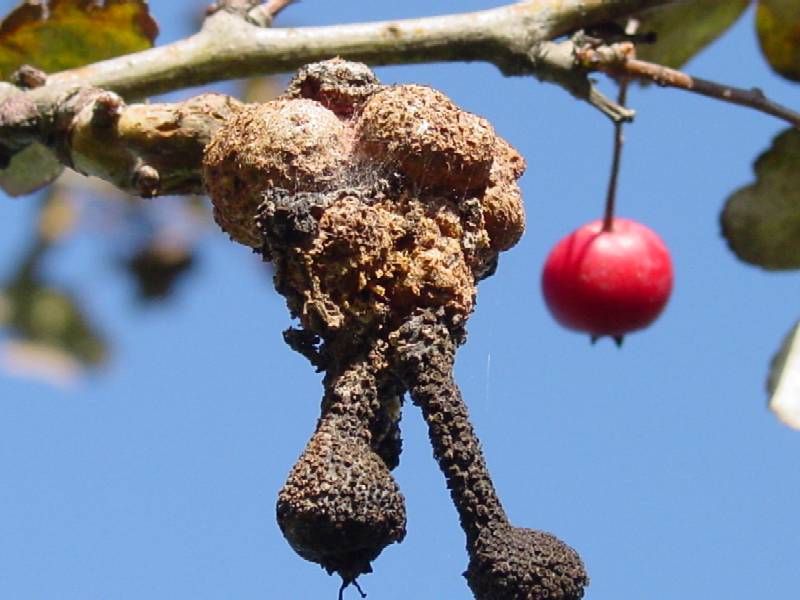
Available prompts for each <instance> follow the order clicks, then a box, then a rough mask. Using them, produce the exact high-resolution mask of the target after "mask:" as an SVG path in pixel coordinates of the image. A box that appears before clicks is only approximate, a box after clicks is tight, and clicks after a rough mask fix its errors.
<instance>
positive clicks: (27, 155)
mask: <svg viewBox="0 0 800 600" xmlns="http://www.w3.org/2000/svg"><path fill="white" fill-rule="evenodd" d="M63 170H64V167H63V165H62V164H61V163H60V162H59V161H58V159H57V158H56V157H55V155H54V154H53V153H52V152H51V151H50V150H48V149H47V148H45V147H44V146H42V145H41V144H38V143H37V144H31V145H30V146H28V147H27V148H25V149H24V150H22V151H21V152H18V153H17V154H15V155H14V157H13V158H12V159H11V163H10V164H9V165H8V167H7V168H5V169H0V187H2V188H3V191H5V193H6V194H8V195H9V196H24V195H25V194H32V193H33V192H35V191H36V190H39V189H41V188H43V187H44V186H46V185H47V184H48V183H50V182H51V181H53V180H54V179H55V178H56V177H58V176H59V175H60V174H61V171H63Z"/></svg>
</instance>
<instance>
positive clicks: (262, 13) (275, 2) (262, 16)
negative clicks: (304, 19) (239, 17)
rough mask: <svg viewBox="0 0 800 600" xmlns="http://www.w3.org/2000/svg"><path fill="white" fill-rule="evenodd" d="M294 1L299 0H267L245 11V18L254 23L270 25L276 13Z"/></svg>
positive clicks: (297, 0)
mask: <svg viewBox="0 0 800 600" xmlns="http://www.w3.org/2000/svg"><path fill="white" fill-rule="evenodd" d="M295 2H299V0H267V2H264V3H263V4H261V5H259V6H256V7H255V8H253V9H251V10H250V12H248V13H247V19H248V20H249V21H250V22H251V23H255V24H256V25H260V26H262V27H271V26H272V22H273V21H274V20H275V17H277V16H278V13H280V12H281V11H282V10H283V9H284V8H286V7H287V6H289V5H290V4H294V3H295Z"/></svg>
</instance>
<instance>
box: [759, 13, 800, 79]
mask: <svg viewBox="0 0 800 600" xmlns="http://www.w3.org/2000/svg"><path fill="white" fill-rule="evenodd" d="M756 31H757V32H758V40H759V42H761V51H762V52H763V53H764V56H765V57H766V59H767V62H769V64H770V66H771V67H772V68H773V69H774V70H775V71H776V72H777V73H779V74H781V75H783V76H784V77H786V78H787V79H791V80H793V81H800V2H798V1H797V0H760V1H759V3H758V11H757V12H756Z"/></svg>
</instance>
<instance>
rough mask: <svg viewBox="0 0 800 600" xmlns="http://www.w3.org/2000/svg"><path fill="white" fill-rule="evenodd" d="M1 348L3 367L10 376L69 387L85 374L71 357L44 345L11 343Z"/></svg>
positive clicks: (24, 342) (21, 341)
mask: <svg viewBox="0 0 800 600" xmlns="http://www.w3.org/2000/svg"><path fill="white" fill-rule="evenodd" d="M0 349H1V350H2V354H0V365H2V367H3V370H4V371H5V372H6V373H9V374H10V375H14V376H28V377H33V378H35V379H43V380H45V381H47V382H48V383H52V384H56V385H62V386H65V385H67V384H71V383H74V382H75V380H76V379H78V378H79V376H80V375H81V374H82V372H83V367H82V366H81V364H80V363H79V362H78V361H76V360H75V359H74V358H73V357H71V356H70V355H69V354H67V353H66V352H63V351H61V350H59V349H56V348H52V347H50V346H47V345H44V344H37V343H34V342H27V341H24V340H9V341H7V342H5V344H3V346H2V348H0Z"/></svg>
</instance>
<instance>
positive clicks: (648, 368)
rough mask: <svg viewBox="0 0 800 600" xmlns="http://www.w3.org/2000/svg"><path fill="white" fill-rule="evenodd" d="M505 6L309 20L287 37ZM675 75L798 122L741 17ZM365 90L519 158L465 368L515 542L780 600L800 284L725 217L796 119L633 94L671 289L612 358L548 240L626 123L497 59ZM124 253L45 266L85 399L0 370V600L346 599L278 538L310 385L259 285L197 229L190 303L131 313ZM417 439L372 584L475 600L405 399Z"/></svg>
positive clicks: (629, 598) (607, 573)
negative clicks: (589, 333) (562, 305)
mask: <svg viewBox="0 0 800 600" xmlns="http://www.w3.org/2000/svg"><path fill="white" fill-rule="evenodd" d="M12 4H13V3H11V2H8V1H6V2H3V3H2V6H3V7H4V8H5V9H7V8H8V7H9V6H10V5H12ZM151 4H152V10H153V13H154V14H155V16H156V18H157V19H158V20H159V22H160V24H161V27H162V35H161V37H160V38H159V42H160V43H164V42H167V41H170V40H172V39H175V38H177V37H180V36H181V35H184V33H185V32H186V31H188V29H189V28H190V27H191V26H192V24H191V18H190V16H191V15H192V11H191V10H190V7H191V6H192V5H190V4H188V3H178V2H175V3H172V2H158V1H154V2H152V3H151ZM495 4H497V3H492V2H485V1H478V0H469V1H466V0H462V1H459V2H456V1H455V0H446V1H445V0H441V1H437V2H430V1H428V2H422V1H421V0H406V1H405V2H403V3H397V4H396V5H395V4H393V5H392V6H389V4H388V3H364V2H352V1H343V2H336V3H333V2H322V1H319V0H303V2H301V3H299V4H297V5H295V6H292V7H291V8H290V9H288V10H287V11H286V13H285V15H284V16H283V17H281V22H283V23H291V24H293V25H301V24H335V23H338V22H349V21H357V20H372V19H379V18H390V17H410V16H422V15H426V14H442V13H448V12H455V11H465V10H473V9H481V8H488V7H490V6H492V5H495ZM193 6H196V7H199V6H200V4H199V3H195V4H194V5H193ZM687 70H688V71H689V72H691V73H695V74H697V75H700V76H703V77H706V78H711V79H717V80H720V81H725V82H730V83H736V84H739V85H742V86H745V87H749V86H758V87H761V88H763V89H764V90H765V91H766V92H768V93H769V94H770V95H772V96H773V97H775V98H776V99H778V100H779V101H782V102H784V103H786V104H789V105H793V106H794V107H795V108H797V107H799V106H800V96H799V95H798V93H797V92H798V88H797V86H796V85H795V86H793V85H791V84H789V83H787V82H784V81H782V80H780V79H779V78H777V77H776V76H773V75H772V74H771V72H770V71H769V69H768V67H767V66H766V64H765V63H764V62H763V60H762V58H761V56H760V53H759V52H758V50H757V45H756V40H755V35H754V31H753V15H752V13H748V14H747V15H745V17H744V18H743V19H742V20H741V21H740V22H739V24H738V25H737V26H736V27H735V28H734V29H733V30H732V31H731V32H729V34H728V35H727V36H726V37H725V38H723V39H721V40H719V41H718V42H717V43H716V44H715V45H713V46H712V47H711V48H709V49H708V50H707V51H705V52H703V53H702V54H701V55H700V56H698V57H697V58H696V59H695V60H693V62H692V63H691V64H690V65H689V66H688V67H687ZM377 73H378V75H379V77H380V78H381V79H382V80H383V81H384V82H387V83H392V82H419V83H426V84H430V85H433V86H435V87H437V88H439V89H441V90H442V91H444V92H445V93H446V94H448V95H449V96H451V97H452V98H453V99H454V100H455V101H456V102H457V103H458V104H460V105H461V106H463V107H464V108H466V109H468V110H470V111H473V112H476V113H478V114H481V115H483V116H485V117H487V118H488V119H489V120H490V121H491V122H492V123H493V125H494V126H495V128H496V129H497V131H498V132H499V133H500V134H501V135H503V136H504V137H506V139H508V140H509V141H510V142H511V143H512V144H513V145H514V146H516V147H517V148H518V149H519V150H520V152H521V153H522V154H523V155H524V156H525V157H526V159H527V161H528V171H527V173H526V175H525V177H524V179H523V180H522V186H523V191H524V193H525V202H526V209H527V213H528V229H527V232H526V235H525V237H524V238H523V240H522V241H521V242H520V244H519V245H518V246H516V247H515V248H514V249H513V250H511V251H510V252H508V253H506V254H505V255H503V256H502V257H501V262H500V268H499V270H498V272H497V274H496V275H495V276H494V277H492V278H490V279H489V280H486V281H484V282H482V283H481V284H480V288H479V295H478V307H477V310H476V312H475V314H474V315H473V317H472V318H471V321H470V326H469V334H470V335H469V342H468V344H467V345H466V346H465V347H463V348H462V349H461V350H460V352H459V358H458V364H457V375H458V379H459V381H460V383H461V385H462V389H463V392H464V396H465V398H466V400H467V402H468V404H469V406H470V410H471V413H472V416H473V420H474V425H475V427H476V430H477V432H478V435H479V436H480V437H481V440H482V442H483V447H484V451H485V453H486V457H487V461H488V463H489V467H490V469H491V471H492V473H493V476H494V479H495V484H496V486H497V488H498V491H499V493H500V496H501V498H502V500H503V503H504V505H505V507H506V509H507V511H508V513H509V515H510V517H511V519H512V521H513V522H514V524H517V525H520V526H526V527H535V528H539V529H544V530H547V531H551V532H553V533H555V534H557V535H558V536H559V537H561V538H562V539H564V540H566V541H567V542H568V543H570V544H571V545H573V546H574V547H575V548H576V549H577V550H579V552H580V553H581V555H582V557H583V559H584V561H585V562H586V565H587V567H588V569H589V572H590V575H591V577H592V585H591V586H590V587H589V588H588V593H587V596H586V597H587V598H589V599H591V600H662V599H664V600H673V599H676V598H681V599H685V600H691V599H695V598H696V599H698V600H699V599H705V598H725V599H726V600H745V599H751V598H769V597H782V598H788V597H792V596H793V595H794V592H793V590H794V588H795V587H796V586H797V573H798V571H800V558H798V557H799V556H800V519H798V510H797V507H798V503H799V502H800V471H798V468H797V456H798V454H799V453H800V432H794V431H791V430H789V429H787V428H786V427H785V426H783V425H781V424H780V423H778V421H777V420H776V419H775V418H774V417H773V416H772V414H771V413H770V412H769V411H768V410H767V409H766V393H765V378H766V371H767V366H768V362H769V359H770V357H771V356H772V354H773V353H774V351H775V350H776V349H777V347H778V344H779V342H780V340H781V338H782V337H783V336H784V334H785V333H786V332H787V331H788V330H789V328H790V327H791V326H792V325H793V323H794V322H795V321H796V319H797V318H798V312H799V311H798V306H797V303H796V301H795V300H794V299H796V298H797V297H798V291H800V285H799V284H800V279H798V276H797V274H794V273H788V274H770V273H766V272H764V271H761V270H759V269H756V268H753V267H750V266H746V265H744V264H742V263H739V262H738V261H737V260H736V259H735V258H734V257H733V255H732V254H731V253H730V252H729V251H728V250H727V248H726V245H725V242H724V240H723V239H722V238H721V237H720V231H719V224H718V215H719V211H720V209H721V207H722V205H723V201H724V199H725V198H726V197H727V195H728V194H729V193H730V192H732V191H733V190H734V189H736V188H738V187H740V186H742V185H745V184H746V183H748V182H749V181H751V179H752V170H751V163H752V160H753V159H754V158H755V156H756V155H757V154H758V153H760V152H762V151H763V150H764V149H766V148H767V147H768V146H769V144H770V141H771V139H772V137H773V136H774V135H776V134H777V133H778V132H779V131H781V130H782V129H783V125H782V124H781V123H780V122H778V121H776V120H774V119H771V118H768V117H765V116H762V115H760V114H757V113H754V112H751V111H748V110H745V109H742V108H738V107H733V106H727V105H723V104H720V103H716V102H713V101H710V100H706V99H703V98H700V97H696V96H692V95H689V94H686V93H683V92H677V91H670V90H663V89H648V90H644V91H642V90H638V89H636V90H633V91H632V93H631V97H630V103H631V105H632V106H633V107H634V108H636V109H637V110H638V118H637V120H636V123H635V124H633V125H632V126H630V127H628V129H627V132H626V134H627V145H626V149H625V155H624V158H623V171H622V175H621V180H620V195H619V204H618V206H619V214H620V215H622V216H627V217H631V218H635V219H637V220H640V221H642V222H644V223H646V224H647V225H648V226H650V227H652V228H653V229H655V230H656V231H658V232H659V234H660V235H661V237H662V238H663V239H664V240H665V242H666V243H667V245H668V246H669V247H670V249H671V251H672V254H673V259H674V263H675V271H676V281H675V290H674V294H673V297H672V299H671V302H670V304H669V305H668V307H667V309H666V311H665V313H664V314H663V316H662V317H661V318H660V319H659V320H658V321H657V322H656V323H655V324H654V325H653V326H652V327H651V328H649V329H647V330H646V331H643V332H641V333H638V334H636V335H632V336H630V337H629V338H628V339H627V340H626V343H625V345H624V347H623V348H622V349H621V350H618V349H617V348H616V347H615V346H614V345H613V343H611V342H610V341H608V340H605V341H603V342H601V343H598V344H597V345H595V346H592V345H590V344H589V341H588V339H587V338H586V337H585V336H581V335H578V334H575V333H572V332H568V331H565V330H563V329H561V328H559V326H558V325H557V324H556V323H555V322H554V321H553V320H552V319H551V318H550V316H549V315H548V313H547V311H546V308H545V306H544V303H543V301H542V298H541V294H540V291H539V272H540V269H541V265H542V263H543V261H544V258H545V256H546V254H547V252H548V250H549V248H550V247H551V246H552V245H553V244H554V243H555V242H556V241H557V240H558V239H559V238H560V237H562V236H563V235H565V234H566V233H568V232H569V231H571V230H572V229H574V228H576V227H578V226H579V225H581V224H583V223H584V222H586V221H590V220H593V219H595V218H597V217H599V216H600V214H601V211H602V203H603V199H604V194H605V186H606V177H607V171H608V164H609V161H610V147H611V126H610V124H609V123H608V122H607V121H606V120H605V119H604V118H602V117H601V116H599V115H598V114H596V113H595V112H594V111H592V110H591V109H589V108H588V107H587V106H585V105H584V104H581V103H578V102H576V101H573V100H572V99H571V98H570V97H568V96H566V95H565V93H564V92H563V91H562V90H560V89H556V88H554V87H552V86H547V85H543V84H540V83H538V82H535V81H532V80H530V79H521V78H516V79H505V78H503V77H502V76H501V75H500V74H499V73H498V72H497V70H496V69H495V68H493V67H490V66H487V65H483V64H448V65H429V66H411V67H393V68H382V69H378V70H377ZM606 89H607V90H608V91H611V90H610V88H608V87H607V88H606ZM184 95H185V94H184ZM170 201H171V200H170V199H161V200H156V202H170ZM34 208H35V203H34V201H33V199H32V198H23V199H16V200H11V199H7V198H1V199H0V274H2V275H3V276H5V275H6V274H7V273H9V272H10V271H11V270H12V269H13V265H14V261H15V259H17V258H18V257H19V256H20V255H21V253H22V251H23V246H22V243H23V242H24V240H26V239H27V238H28V236H29V234H30V228H31V227H32V226H33V218H34V215H35V211H34ZM108 250H109V244H108V241H107V240H106V241H105V242H104V243H100V242H98V241H97V240H96V239H94V238H93V237H92V235H91V234H90V233H83V234H82V235H81V236H79V237H78V238H77V239H73V240H71V241H70V242H69V245H67V246H65V248H64V250H63V252H62V253H61V254H60V255H59V256H58V258H57V260H56V261H54V264H52V265H49V268H48V274H49V275H50V277H51V278H52V280H53V281H58V282H61V283H63V284H65V285H68V286H69V287H70V288H71V289H73V290H75V291H76V293H77V294H78V295H79V297H80V298H81V300H82V301H83V302H84V303H85V305H86V306H87V307H88V309H90V310H91V312H92V314H93V315H94V317H95V320H96V321H97V322H98V323H99V324H100V325H101V326H102V327H103V329H104V330H105V331H106V332H107V333H108V335H109V337H110V338H111V339H112V340H113V343H114V356H113V360H112V362H111V364H110V365H109V366H108V367H107V368H105V369H104V370H102V371H101V372H99V373H98V374H96V375H93V376H92V377H90V378H88V379H86V380H85V381H83V382H81V383H80V384H78V385H76V386H73V387H69V388H63V387H54V386H52V385H49V384H46V383H43V382H41V381H37V380H30V379H24V378H17V377H10V376H8V375H5V374H0V481H2V485H1V486H0V597H2V598H9V599H11V598H13V599H17V600H54V599H59V600H144V599H147V600H167V599H169V600H175V599H177V598H191V599H192V600H221V599H229V598H230V599H232V598H235V599H237V600H249V599H257V598H258V599H264V598H286V599H293V600H294V599H299V600H304V599H311V598H314V599H318V598H331V599H332V598H335V594H336V591H337V589H338V581H337V580H336V579H334V578H330V577H328V576H327V575H326V574H325V573H324V572H323V571H322V570H321V569H320V568H318V567H317V566H316V565H313V564H311V563H308V562H305V561H304V560H302V559H300V558H299V557H297V556H296V555H295V554H294V552H293V551H292V550H291V549H290V548H289V546H288V545H287V544H286V543H285V541H284V540H283V538H282V536H281V533H280V531H279V529H278V527H277V525H276V524H275V517H274V512H275V499H276V496H277V492H278V490H279V488H280V487H281V485H282V484H283V482H284V480H285V478H286V475H287V473H288V471H289V469H290V467H291V465H292V464H293V462H294V461H295V460H296V459H297V457H298V456H299V454H300V452H301V451H302V449H303V447H304V445H305V443H306V441H307V439H308V437H309V436H310V435H311V433H312V431H313V428H314V425H315V421H316V418H317V416H318V408H319V399H320V396H321V385H320V376H319V375H318V374H315V373H314V372H313V369H312V368H311V367H310V366H309V365H308V364H307V363H306V362H305V359H303V358H302V357H300V356H299V355H297V354H295V353H293V352H291V351H290V350H289V349H288V348H287V347H286V346H285V345H284V344H283V342H282V338H281V331H282V330H283V329H284V328H286V327H287V326H288V325H289V324H290V320H289V318H288V314H287V311H286V309H285V306H284V303H283V300H282V299H281V298H280V297H279V296H277V295H276V294H275V293H274V292H273V291H272V290H271V282H270V280H269V277H268V276H266V275H265V272H264V269H263V268H262V266H261V265H260V264H259V263H258V261H257V260H256V259H255V257H253V256H252V255H251V254H250V253H249V252H248V251H247V249H245V248H243V247H239V246H236V245H235V244H233V243H232V242H230V241H228V239H227V236H225V235H223V234H222V233H214V234H209V235H208V236H207V239H206V241H205V242H204V244H203V246H202V248H201V255H200V265H199V267H198V268H197V269H196V270H195V271H194V272H193V273H192V274H191V275H190V276H189V278H188V279H187V280H186V281H185V282H184V284H183V285H182V287H181V288H180V289H179V291H178V293H177V294H176V296H175V297H173V298H172V299H171V300H170V301H169V302H167V303H166V304H164V305H160V306H158V307H155V308H151V309H147V310H142V309H141V307H140V306H138V305H137V304H136V303H135V302H133V301H132V294H131V288H130V284H129V283H128V282H126V281H124V280H123V279H122V278H121V277H119V273H118V268H117V267H115V266H114V264H113V261H112V259H111V257H110V256H109V255H108ZM402 426H403V431H404V439H405V448H404V452H403V456H402V459H401V464H400V467H399V468H398V469H397V470H396V471H395V476H396V478H397V480H398V482H399V484H400V487H401V489H402V490H403V492H404V494H405V497H406V501H407V506H408V521H409V522H408V536H407V539H406V540H405V541H404V542H403V543H402V544H400V545H395V546H392V547H390V548H388V549H387V550H386V551H385V552H384V554H383V555H382V556H381V557H380V558H379V559H378V561H377V562H376V563H375V565H374V569H375V573H374V574H372V575H369V576H366V577H364V578H363V579H362V580H361V583H362V585H363V587H364V588H365V590H366V591H367V592H368V594H369V597H370V598H371V599H373V600H378V599H379V600H395V599H396V600H400V599H407V598H411V597H413V598H420V599H426V600H427V599H431V600H433V599H436V600H440V599H443V598H446V599H448V600H458V599H468V598H470V597H471V596H470V593H469V591H468V589H467V587H466V584H465V582H464V580H463V578H462V577H461V575H460V574H461V572H462V571H463V570H464V568H465V567H466V564H467V557H466V553H465V551H464V540H463V534H462V533H461V530H460V529H459V527H458V523H457V518H456V514H455V511H454V510H453V508H452V506H451V504H450V500H449V497H448V496H447V493H446V489H445V486H444V482H443V479H442V476H441V474H440V473H439V471H438V469H437V467H436V465H435V463H434V461H433V459H432V456H431V450H430V446H429V444H428V441H427V438H426V433H425V428H424V424H423V423H422V419H421V416H420V414H419V410H418V409H417V408H416V407H414V406H413V405H411V404H407V405H406V407H405V411H404V416H403V422H402ZM356 597H357V594H356V593H355V591H354V590H350V591H349V592H348V594H347V598H356Z"/></svg>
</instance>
